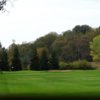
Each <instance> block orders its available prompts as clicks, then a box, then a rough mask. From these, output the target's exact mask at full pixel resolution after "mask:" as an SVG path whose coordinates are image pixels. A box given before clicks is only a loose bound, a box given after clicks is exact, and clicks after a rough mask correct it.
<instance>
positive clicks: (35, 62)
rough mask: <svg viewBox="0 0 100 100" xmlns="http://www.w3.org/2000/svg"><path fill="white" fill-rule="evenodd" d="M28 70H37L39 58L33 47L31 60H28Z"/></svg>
mask: <svg viewBox="0 0 100 100" xmlns="http://www.w3.org/2000/svg"><path fill="white" fill-rule="evenodd" d="M30 69H31V70H39V58H38V54H37V49H36V48H35V47H34V48H33V50H32V55H31V60H30Z"/></svg>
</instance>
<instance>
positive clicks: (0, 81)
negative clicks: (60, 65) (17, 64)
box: [0, 70, 100, 98]
mask: <svg viewBox="0 0 100 100" xmlns="http://www.w3.org/2000/svg"><path fill="white" fill-rule="evenodd" d="M0 95H1V96H6V95H9V96H10V95H14V96H15V95H21V96H22V95H23V96H24V97H25V96H27V95H28V96H50V97H51V96H56V97H58V98H59V97H60V96H63V97H64V96H70V97H78V96H80V97H81V96H82V97H87V96H93V97H97V96H99V95H100V70H88V71H82V70H78V71H64V72H57V71H18V72H0Z"/></svg>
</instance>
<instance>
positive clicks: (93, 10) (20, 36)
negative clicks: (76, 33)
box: [0, 0, 100, 47]
mask: <svg viewBox="0 0 100 100" xmlns="http://www.w3.org/2000/svg"><path fill="white" fill-rule="evenodd" d="M10 1H13V0H10ZM6 9H7V11H6V12H5V13H2V12H0V41H1V43H2V45H3V46H5V47H8V46H9V45H10V44H11V43H12V40H13V39H14V40H16V43H22V42H24V41H26V42H30V41H34V40H36V39H37V38H39V37H40V36H43V35H45V34H47V33H49V32H52V31H55V32H57V33H59V34H60V33H62V32H63V31H66V30H69V29H72V28H73V27H74V26H75V25H82V24H88V25H90V26H92V27H98V26H100V0H16V1H14V2H13V4H12V3H8V4H7V7H6Z"/></svg>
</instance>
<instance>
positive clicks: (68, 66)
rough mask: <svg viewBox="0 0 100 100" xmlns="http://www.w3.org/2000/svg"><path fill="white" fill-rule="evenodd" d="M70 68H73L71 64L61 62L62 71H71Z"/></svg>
mask: <svg viewBox="0 0 100 100" xmlns="http://www.w3.org/2000/svg"><path fill="white" fill-rule="evenodd" d="M70 67H71V66H70V63H66V62H60V64H59V69H60V70H67V69H71V68H70Z"/></svg>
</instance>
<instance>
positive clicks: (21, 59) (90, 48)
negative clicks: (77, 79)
mask: <svg viewBox="0 0 100 100" xmlns="http://www.w3.org/2000/svg"><path fill="white" fill-rule="evenodd" d="M99 41H100V28H95V29H94V28H92V27H90V26H88V25H81V26H80V25H77V26H75V27H74V28H73V29H72V30H67V31H65V32H63V33H62V34H57V33H56V32H50V33H48V34H47V35H45V36H43V37H40V38H38V39H37V40H36V41H34V42H33V43H22V44H20V45H19V44H18V45H16V44H15V43H13V44H11V45H10V46H9V48H8V49H5V48H3V47H2V45H0V69H1V70H49V69H59V63H60V62H67V63H70V62H74V61H82V60H86V61H88V62H92V61H99V60H100V48H99V47H100V42H99Z"/></svg>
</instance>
